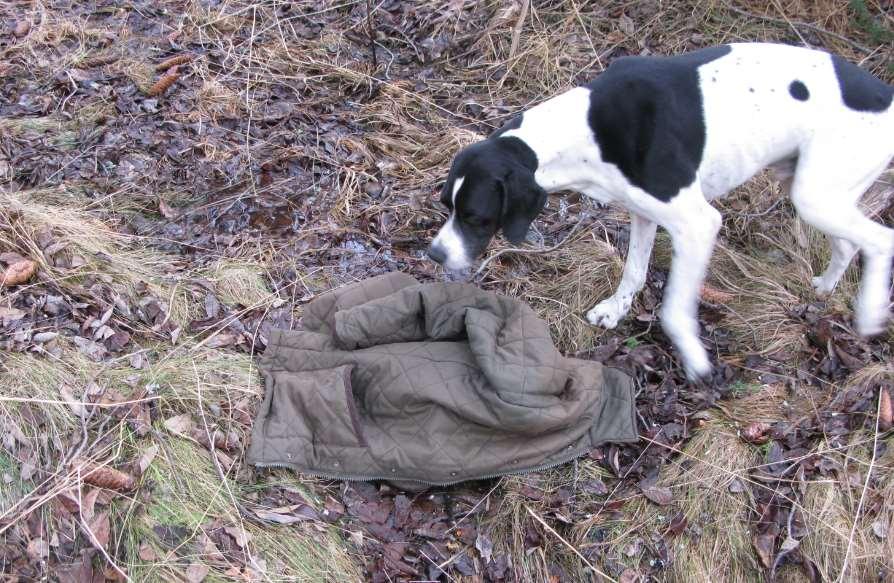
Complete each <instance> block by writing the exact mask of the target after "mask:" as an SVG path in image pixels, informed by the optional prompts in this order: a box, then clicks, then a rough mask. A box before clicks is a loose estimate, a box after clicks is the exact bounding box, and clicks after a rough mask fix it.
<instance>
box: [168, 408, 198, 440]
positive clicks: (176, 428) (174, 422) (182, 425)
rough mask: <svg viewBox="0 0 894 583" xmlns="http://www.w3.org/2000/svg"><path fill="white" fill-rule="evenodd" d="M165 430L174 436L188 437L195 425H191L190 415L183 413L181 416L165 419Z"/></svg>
mask: <svg viewBox="0 0 894 583" xmlns="http://www.w3.org/2000/svg"><path fill="white" fill-rule="evenodd" d="M165 428H166V429H167V430H168V431H170V432H171V433H174V434H176V435H182V436H183V437H189V436H190V434H191V433H192V431H193V429H194V428H195V423H193V420H192V415H190V414H189V413H184V414H183V415H177V416H176V417H171V418H170V419H166V420H165Z"/></svg>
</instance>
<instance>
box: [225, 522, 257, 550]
mask: <svg viewBox="0 0 894 583" xmlns="http://www.w3.org/2000/svg"><path fill="white" fill-rule="evenodd" d="M224 532H225V533H227V534H228V535H230V536H231V537H233V540H235V541H236V544H237V545H239V548H240V549H244V548H245V546H246V545H247V544H248V542H249V541H250V540H251V533H250V532H247V531H246V530H245V529H244V528H239V527H236V526H225V527H224Z"/></svg>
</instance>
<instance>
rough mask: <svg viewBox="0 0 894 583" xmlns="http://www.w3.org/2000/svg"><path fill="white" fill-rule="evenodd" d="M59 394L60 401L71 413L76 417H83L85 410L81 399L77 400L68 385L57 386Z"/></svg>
mask: <svg viewBox="0 0 894 583" xmlns="http://www.w3.org/2000/svg"><path fill="white" fill-rule="evenodd" d="M59 394H60V395H62V399H63V400H64V401H65V404H66V405H68V407H69V408H70V409H71V410H72V412H73V413H74V414H75V415H77V416H78V417H84V416H85V415H86V414H87V409H86V407H84V403H83V401H82V400H81V399H78V398H77V397H75V395H74V391H73V390H72V388H71V387H69V386H68V385H65V384H63V385H60V386H59Z"/></svg>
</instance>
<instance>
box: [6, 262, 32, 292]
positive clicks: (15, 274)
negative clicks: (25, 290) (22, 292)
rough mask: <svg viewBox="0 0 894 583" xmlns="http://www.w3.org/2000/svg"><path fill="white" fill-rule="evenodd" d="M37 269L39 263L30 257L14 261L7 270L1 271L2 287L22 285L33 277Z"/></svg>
mask: <svg viewBox="0 0 894 583" xmlns="http://www.w3.org/2000/svg"><path fill="white" fill-rule="evenodd" d="M36 271H37V263H35V262H34V261H31V260H30V259H23V260H22V261H17V262H15V263H12V264H10V266H9V267H7V268H6V270H5V271H3V272H0V287H4V286H5V287H12V286H14V285H21V284H23V283H25V282H26V281H28V280H29V279H31V278H32V277H33V276H34V273H35V272H36Z"/></svg>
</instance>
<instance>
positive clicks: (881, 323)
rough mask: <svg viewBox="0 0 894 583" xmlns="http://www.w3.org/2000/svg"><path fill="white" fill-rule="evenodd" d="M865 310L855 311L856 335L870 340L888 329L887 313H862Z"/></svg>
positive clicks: (881, 311) (880, 311)
mask: <svg viewBox="0 0 894 583" xmlns="http://www.w3.org/2000/svg"><path fill="white" fill-rule="evenodd" d="M863 312H865V310H858V311H857V321H856V324H857V333H859V334H860V336H863V337H864V338H872V337H873V336H878V335H879V334H882V333H883V332H885V330H887V329H888V313H887V311H883V310H879V311H878V312H870V313H869V314H866V313H863Z"/></svg>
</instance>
